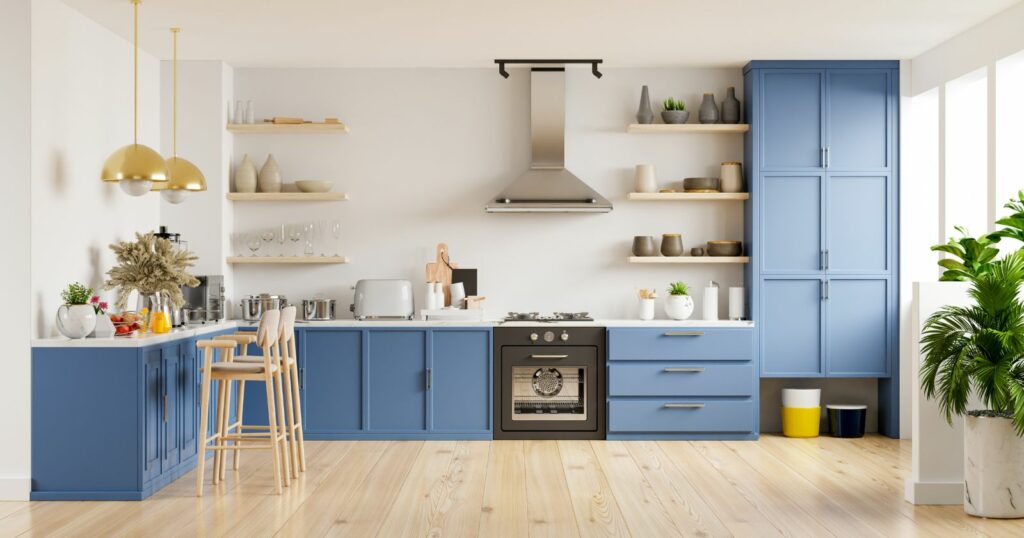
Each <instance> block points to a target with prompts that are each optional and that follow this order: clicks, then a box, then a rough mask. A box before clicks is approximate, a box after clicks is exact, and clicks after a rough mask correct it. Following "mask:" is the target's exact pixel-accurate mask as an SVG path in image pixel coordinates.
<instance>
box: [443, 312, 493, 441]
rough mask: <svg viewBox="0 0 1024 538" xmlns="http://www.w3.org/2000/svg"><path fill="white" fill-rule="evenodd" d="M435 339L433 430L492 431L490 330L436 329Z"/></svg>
mask: <svg viewBox="0 0 1024 538" xmlns="http://www.w3.org/2000/svg"><path fill="white" fill-rule="evenodd" d="M432 340H433V341H432V351H433V353H432V356H431V359H432V363H431V367H430V372H429V376H430V379H429V380H428V382H429V383H430V385H431V387H430V390H431V404H432V413H431V415H432V419H433V420H432V424H431V430H432V431H439V432H444V431H451V432H468V431H488V430H490V428H491V407H490V403H491V385H492V384H493V383H492V380H491V338H490V331H489V330H472V329H467V330H452V331H448V330H444V331H438V330H435V331H432Z"/></svg>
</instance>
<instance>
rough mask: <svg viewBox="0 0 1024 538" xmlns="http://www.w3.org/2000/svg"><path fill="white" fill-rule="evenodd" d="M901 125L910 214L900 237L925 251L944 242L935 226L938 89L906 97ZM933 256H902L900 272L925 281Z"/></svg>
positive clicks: (933, 268)
mask: <svg viewBox="0 0 1024 538" xmlns="http://www.w3.org/2000/svg"><path fill="white" fill-rule="evenodd" d="M907 120H908V121H909V122H910V124H909V125H907V126H906V127H905V129H906V130H907V134H908V135H909V136H905V137H904V140H906V144H905V147H904V149H903V151H904V159H906V162H907V163H908V165H907V166H904V167H903V170H905V174H904V176H903V187H902V188H901V191H902V192H903V193H904V196H906V195H907V194H908V193H912V196H910V197H907V198H905V199H904V200H903V202H902V204H903V205H904V207H905V208H906V210H905V211H907V212H908V214H909V215H910V216H911V218H905V219H903V224H902V230H901V232H900V235H901V239H900V240H901V241H902V242H903V243H904V244H906V245H916V246H915V247H914V248H915V252H927V249H928V247H930V246H932V245H934V244H936V243H944V242H945V241H946V238H945V237H941V236H940V235H941V233H940V230H939V89H938V88H932V89H930V90H928V91H926V92H924V93H920V94H918V95H915V96H914V97H912V98H911V99H910V110H909V114H908V116H907ZM936 257H937V255H936V256H907V257H906V258H904V259H903V268H902V269H903V272H904V274H905V275H907V276H908V277H909V278H910V279H912V280H920V281H929V280H935V279H936V278H938V275H939V272H938V271H937V270H936V265H935V258H936Z"/></svg>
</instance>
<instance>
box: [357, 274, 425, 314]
mask: <svg viewBox="0 0 1024 538" xmlns="http://www.w3.org/2000/svg"><path fill="white" fill-rule="evenodd" d="M355 290H356V292H355V297H354V298H353V302H352V306H351V310H352V314H354V315H355V318H356V319H412V316H413V312H415V308H414V305H413V300H412V282H409V281H408V280H398V279H367V280H360V281H358V282H356V287H355Z"/></svg>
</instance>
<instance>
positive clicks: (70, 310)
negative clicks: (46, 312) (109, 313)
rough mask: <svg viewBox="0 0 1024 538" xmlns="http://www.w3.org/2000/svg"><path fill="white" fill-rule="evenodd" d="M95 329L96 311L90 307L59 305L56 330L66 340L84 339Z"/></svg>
mask: <svg viewBox="0 0 1024 538" xmlns="http://www.w3.org/2000/svg"><path fill="white" fill-rule="evenodd" d="M95 328H96V310H94V309H93V307H92V305H87V304H74V305H66V304H64V305H60V308H58V309H57V330H58V331H60V334H63V335H64V336H67V337H68V338H85V337H86V336H89V333H91V332H92V331H93V329H95Z"/></svg>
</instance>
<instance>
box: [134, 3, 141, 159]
mask: <svg viewBox="0 0 1024 538" xmlns="http://www.w3.org/2000/svg"><path fill="white" fill-rule="evenodd" d="M141 2H142V0H132V5H134V6H135V9H134V11H135V23H134V38H135V57H134V61H135V66H134V72H133V76H134V78H135V86H134V110H133V114H132V118H133V120H132V121H133V127H132V128H133V133H132V139H133V140H134V142H135V145H136V146H137V145H139V4H140V3H141Z"/></svg>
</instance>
